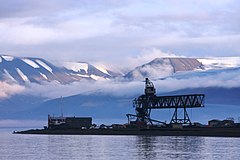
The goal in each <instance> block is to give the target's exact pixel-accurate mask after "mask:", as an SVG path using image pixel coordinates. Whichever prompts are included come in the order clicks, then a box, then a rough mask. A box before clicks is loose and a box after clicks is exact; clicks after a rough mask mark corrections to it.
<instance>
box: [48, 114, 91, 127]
mask: <svg viewBox="0 0 240 160" xmlns="http://www.w3.org/2000/svg"><path fill="white" fill-rule="evenodd" d="M91 126H92V118H91V117H63V116H60V117H54V116H50V115H48V127H47V128H48V129H82V128H90V127H91Z"/></svg>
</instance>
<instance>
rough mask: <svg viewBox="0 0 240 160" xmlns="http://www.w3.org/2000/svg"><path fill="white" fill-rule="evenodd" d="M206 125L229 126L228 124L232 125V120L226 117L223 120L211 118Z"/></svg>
mask: <svg viewBox="0 0 240 160" xmlns="http://www.w3.org/2000/svg"><path fill="white" fill-rule="evenodd" d="M208 126H209V127H229V126H234V121H233V120H228V119H226V120H223V121H220V120H216V119H213V120H211V121H208Z"/></svg>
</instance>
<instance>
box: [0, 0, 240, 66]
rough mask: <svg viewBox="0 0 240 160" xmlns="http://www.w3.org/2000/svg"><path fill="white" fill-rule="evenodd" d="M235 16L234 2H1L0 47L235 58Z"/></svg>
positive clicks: (86, 55)
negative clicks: (158, 51) (151, 50)
mask: <svg viewBox="0 0 240 160" xmlns="http://www.w3.org/2000/svg"><path fill="white" fill-rule="evenodd" d="M166 6H168V7H166ZM239 15H240V7H239V5H238V2H237V1H234V0H220V1H218V3H215V2H214V3H213V2H212V1H210V0H204V1H196V0H194V1H190V2H188V1H184V2H178V1H175V0H171V1H156V0H151V1H139V0H133V1H125V0H123V1H109V0H102V1H100V0H94V1H87V0H81V1H74V0H59V1H57V0H53V1H50V2H48V1H47V2H44V3H42V2H39V1H37V0H23V1H21V3H19V1H17V0H10V1H7V0H3V1H2V5H1V6H0V35H1V37H2V38H1V40H0V42H1V43H0V48H1V52H5V53H6V54H13V55H17V56H32V57H33V56H38V57H42V58H51V59H68V60H69V57H72V59H78V60H79V61H89V62H95V61H97V60H99V61H106V62H109V61H112V62H113V63H118V62H119V61H121V62H123V61H124V60H126V59H125V57H137V55H138V54H139V53H140V52H141V51H142V50H145V49H146V48H161V50H162V51H164V52H166V51H167V52H168V51H170V52H171V53H172V52H173V53H179V54H181V55H185V56H206V55H212V56H214V55H218V56H222V55H235V56H236V55H240V47H239V45H238V44H239V41H240V38H239V35H240V29H239V27H238V26H239V25H240V22H239Z"/></svg>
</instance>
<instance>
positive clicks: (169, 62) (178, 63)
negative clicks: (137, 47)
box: [124, 58, 203, 80]
mask: <svg viewBox="0 0 240 160" xmlns="http://www.w3.org/2000/svg"><path fill="white" fill-rule="evenodd" d="M195 69H203V65H202V63H200V62H199V61H198V60H197V59H195V58H156V59H154V60H153V61H151V62H149V63H147V64H144V65H142V66H139V67H136V68H135V69H134V70H132V71H130V72H128V73H127V74H126V75H125V76H124V77H125V78H126V79H129V80H143V79H144V78H145V77H149V78H150V79H158V78H163V77H167V76H170V75H172V74H174V73H176V72H179V71H192V70H195Z"/></svg>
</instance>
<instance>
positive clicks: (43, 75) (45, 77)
mask: <svg viewBox="0 0 240 160" xmlns="http://www.w3.org/2000/svg"><path fill="white" fill-rule="evenodd" d="M39 73H40V74H41V76H42V77H43V78H44V79H46V80H48V78H47V76H46V75H45V74H43V73H41V72H39Z"/></svg>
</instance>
